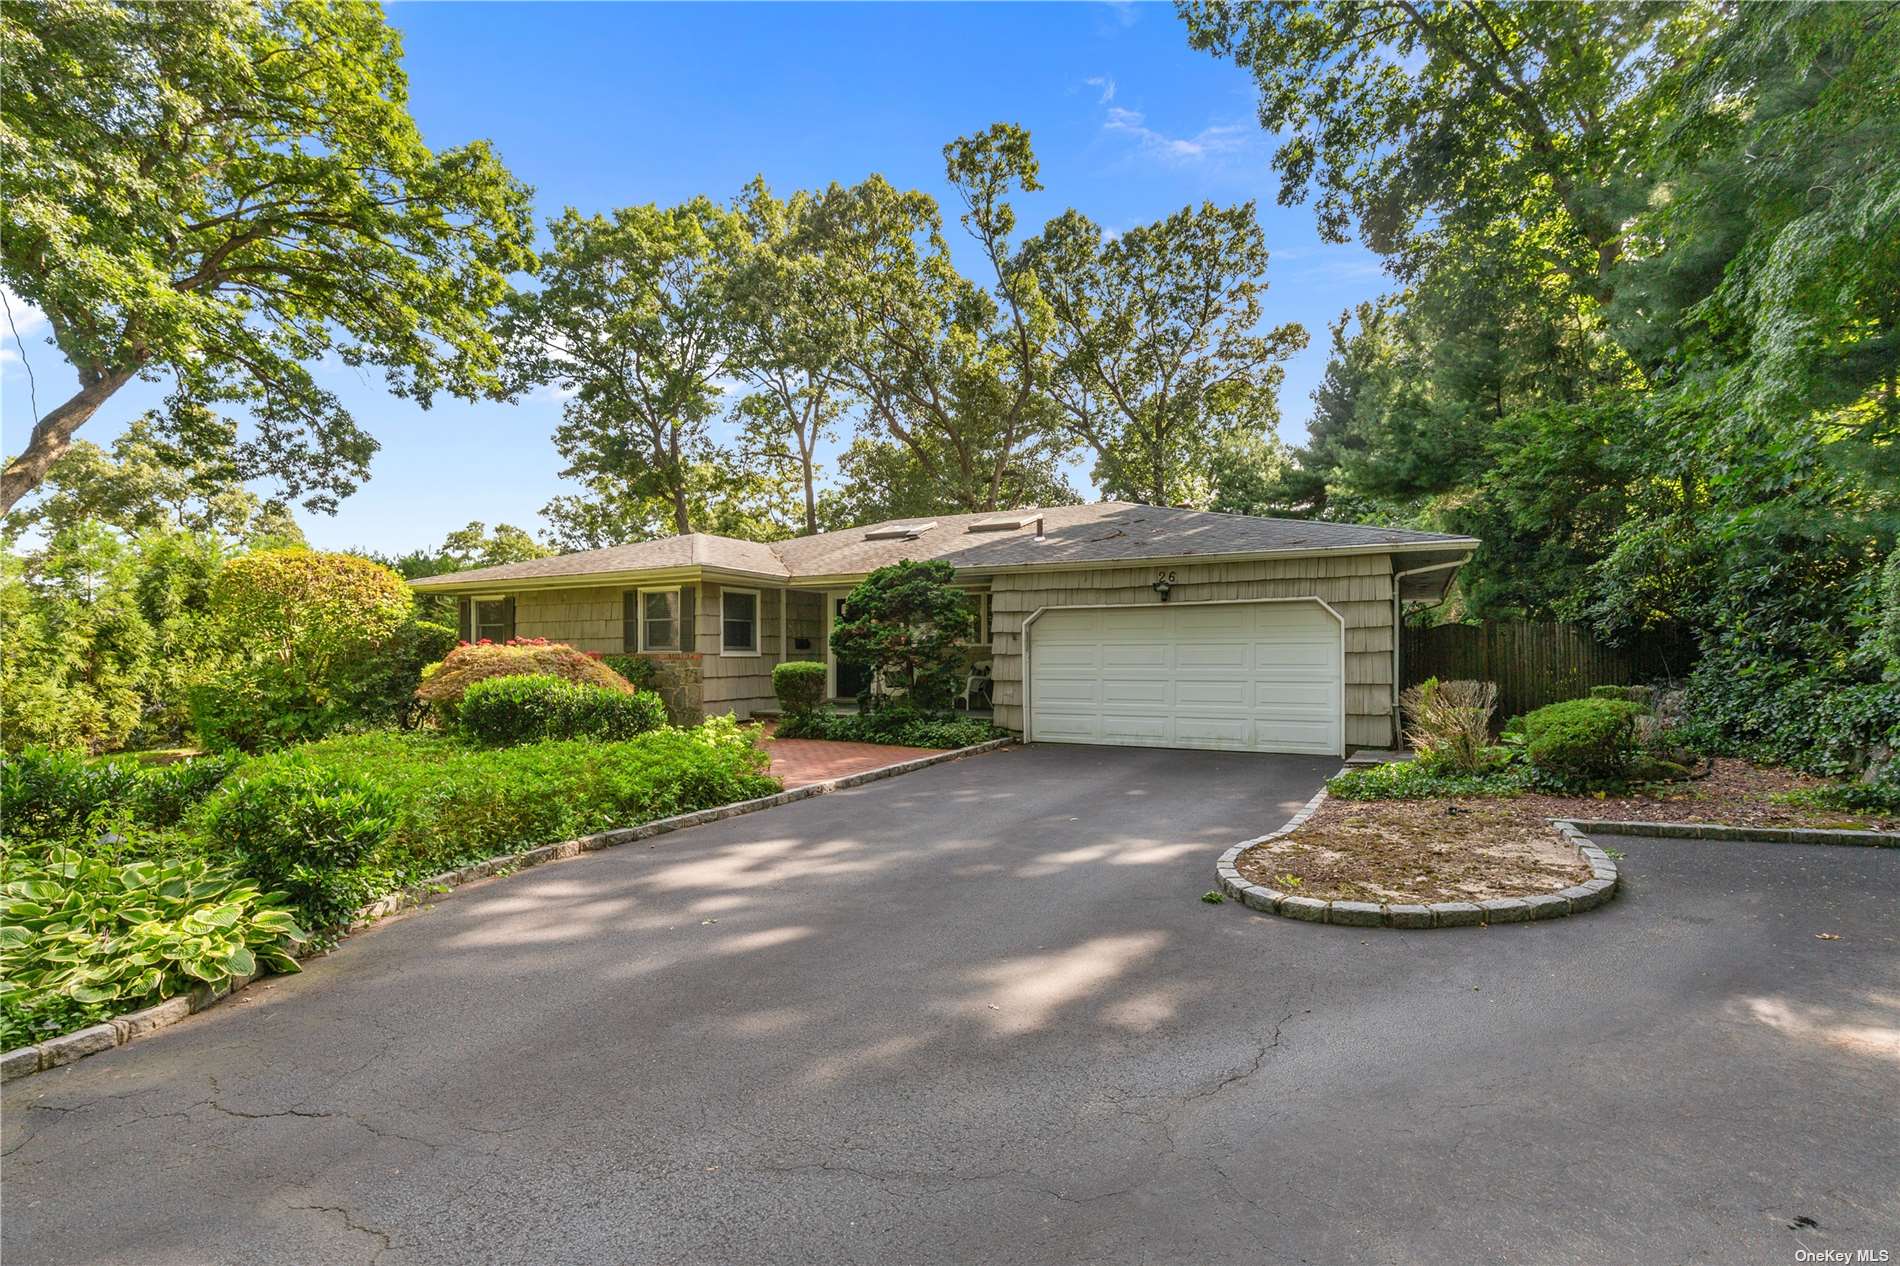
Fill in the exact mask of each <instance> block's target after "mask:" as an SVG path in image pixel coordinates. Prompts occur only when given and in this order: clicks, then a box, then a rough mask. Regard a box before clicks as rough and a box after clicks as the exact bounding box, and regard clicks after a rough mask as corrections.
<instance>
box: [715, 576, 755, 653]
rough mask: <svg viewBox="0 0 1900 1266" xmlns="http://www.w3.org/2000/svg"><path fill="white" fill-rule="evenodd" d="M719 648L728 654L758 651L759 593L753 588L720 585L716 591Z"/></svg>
mask: <svg viewBox="0 0 1900 1266" xmlns="http://www.w3.org/2000/svg"><path fill="white" fill-rule="evenodd" d="M719 608H720V617H721V618H720V627H721V629H722V630H723V632H722V634H721V636H720V642H719V648H720V650H721V651H722V652H723V653H725V654H727V655H757V654H758V653H759V593H758V590H756V589H723V590H721V591H720V593H719Z"/></svg>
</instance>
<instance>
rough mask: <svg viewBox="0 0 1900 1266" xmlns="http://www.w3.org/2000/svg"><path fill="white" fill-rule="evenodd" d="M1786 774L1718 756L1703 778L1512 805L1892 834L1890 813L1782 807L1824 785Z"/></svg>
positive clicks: (1588, 814) (1526, 799) (1623, 818)
mask: <svg viewBox="0 0 1900 1266" xmlns="http://www.w3.org/2000/svg"><path fill="white" fill-rule="evenodd" d="M1825 782H1826V780H1825V779H1821V778H1811V777H1809V776H1808V775H1806V774H1798V773H1795V772H1794V771H1793V770H1790V769H1781V768H1778V767H1775V766H1772V765H1752V764H1750V763H1749V762H1747V761H1745V760H1735V759H1732V758H1729V757H1717V758H1716V759H1715V762H1714V767H1713V768H1712V769H1711V770H1710V771H1709V773H1708V775H1707V776H1706V777H1702V778H1691V779H1687V780H1685V781H1683V782H1676V783H1659V784H1655V785H1653V786H1650V787H1647V788H1644V789H1641V790H1633V791H1630V792H1627V793H1618V794H1615V795H1605V796H1555V795H1542V794H1536V793H1529V794H1525V795H1522V796H1518V797H1516V798H1515V800H1514V803H1516V804H1520V805H1523V806H1525V807H1526V808H1529V809H1532V810H1534V811H1535V812H1536V813H1537V814H1538V815H1539V816H1541V817H1546V818H1584V819H1594V820H1596V821H1600V822H1712V823H1716V824H1719V825H1722V826H1782V827H1819V828H1824V829H1825V828H1834V829H1842V828H1845V829H1849V830H1871V831H1880V830H1891V829H1893V828H1894V827H1895V826H1896V825H1900V822H1896V820H1895V819H1894V818H1893V816H1892V815H1890V814H1885V815H1883V814H1873V813H1849V812H1847V811H1845V810H1842V809H1813V808H1808V807H1806V806H1803V805H1794V804H1783V803H1781V802H1779V801H1777V800H1776V799H1775V797H1776V796H1780V795H1786V794H1787V793H1788V792H1790V791H1804V790H1808V789H1811V788H1815V787H1820V786H1823V785H1825Z"/></svg>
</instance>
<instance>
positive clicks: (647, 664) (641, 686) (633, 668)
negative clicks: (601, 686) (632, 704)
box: [600, 655, 660, 690]
mask: <svg viewBox="0 0 1900 1266" xmlns="http://www.w3.org/2000/svg"><path fill="white" fill-rule="evenodd" d="M600 662H601V663H603V664H605V665H607V667H609V668H611V669H612V670H613V671H614V672H616V673H619V674H620V675H621V676H622V677H623V678H625V679H626V681H627V684H628V685H630V686H632V687H633V688H634V689H636V690H648V689H651V688H652V686H653V680H654V678H656V677H658V676H659V675H660V666H659V665H658V664H656V663H654V662H653V661H652V660H650V659H647V658H646V657H645V656H642V655H602V656H601V657H600Z"/></svg>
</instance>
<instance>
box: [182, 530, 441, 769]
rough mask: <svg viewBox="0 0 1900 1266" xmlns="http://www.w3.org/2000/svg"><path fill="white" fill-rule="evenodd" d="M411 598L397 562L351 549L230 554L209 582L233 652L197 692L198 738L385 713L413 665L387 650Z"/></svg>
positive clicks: (226, 744)
mask: <svg viewBox="0 0 1900 1266" xmlns="http://www.w3.org/2000/svg"><path fill="white" fill-rule="evenodd" d="M413 606H414V603H413V600H412V599H411V597H410V593H409V588H408V586H407V585H405V584H404V583H403V582H402V579H401V578H400V577H399V576H397V575H396V573H394V572H393V571H390V570H389V569H388V568H387V567H381V566H378V565H377V564H375V563H372V562H369V561H368V560H366V559H362V558H358V557H356V556H354V555H350V554H326V553H320V552H318V551H315V550H306V549H274V550H259V551H257V552H256V553H252V554H245V555H241V556H239V557H237V558H234V559H232V560H231V561H229V562H228V563H226V564H225V565H224V567H223V569H222V570H221V571H219V573H218V577H217V579H216V580H215V581H214V582H213V583H212V587H211V616H212V620H213V623H214V624H215V626H216V627H217V628H218V630H219V631H220V632H219V636H220V638H221V640H222V642H223V643H224V645H225V646H226V648H227V650H228V652H229V659H228V661H227V662H226V663H225V664H224V666H222V667H221V668H220V669H219V670H218V671H217V672H216V673H214V674H213V675H212V676H211V677H210V679H209V680H207V681H205V682H202V683H200V684H199V685H198V686H197V687H196V688H195V689H193V690H192V691H191V694H190V708H191V718H192V725H193V727H194V728H195V729H196V730H197V731H198V736H199V738H200V740H202V741H203V742H204V744H205V745H206V746H207V747H212V748H216V749H219V750H226V749H231V748H236V749H239V750H242V751H246V752H256V751H265V750H269V749H271V748H275V747H282V746H284V745H286V744H289V743H296V742H304V741H307V740H310V739H313V738H318V737H321V736H323V735H326V734H331V733H334V732H336V731H337V730H339V729H341V728H343V727H345V726H348V725H352V724H357V725H360V724H376V723H379V722H383V721H386V720H388V719H389V718H388V717H385V716H379V715H376V708H375V707H374V700H375V698H376V696H377V695H378V694H379V693H380V692H384V691H387V690H389V689H393V686H392V685H391V682H392V680H393V679H395V678H398V677H401V676H403V675H405V674H406V670H404V669H401V668H400V666H397V667H396V668H389V667H387V666H386V665H385V664H384V660H385V658H386V657H389V656H396V655H398V652H397V651H396V650H394V649H392V648H393V647H395V645H396V643H397V642H399V641H401V640H402V639H401V637H400V633H401V630H402V629H403V627H404V625H405V623H406V622H409V621H410V616H411V611H412V609H413ZM429 636H430V635H429V634H428V633H427V632H426V631H422V632H419V633H418V634H417V637H418V639H420V640H421V641H425V642H426V641H427V640H428V639H429ZM406 653H407V654H409V655H410V656H414V655H419V654H421V653H422V648H421V646H416V647H412V648H410V649H409V650H408V651H407V652H406ZM420 662H421V661H418V669H419V664H420Z"/></svg>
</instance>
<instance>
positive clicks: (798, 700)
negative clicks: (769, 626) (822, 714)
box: [772, 660, 826, 717]
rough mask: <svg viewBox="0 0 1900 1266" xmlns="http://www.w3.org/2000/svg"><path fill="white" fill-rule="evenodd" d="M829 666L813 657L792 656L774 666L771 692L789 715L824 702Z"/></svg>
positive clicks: (809, 709)
mask: <svg viewBox="0 0 1900 1266" xmlns="http://www.w3.org/2000/svg"><path fill="white" fill-rule="evenodd" d="M825 677H826V670H825V666H824V665H823V664H819V663H813V662H812V661H810V660H791V661H788V662H787V663H783V664H780V665H778V666H777V667H775V668H773V669H772V693H773V694H775V695H777V696H778V703H779V707H781V708H783V709H784V710H785V715H786V716H788V717H794V716H802V715H803V714H805V713H807V712H812V711H815V710H817V709H818V708H820V707H822V706H824V702H825Z"/></svg>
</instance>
